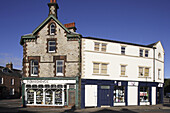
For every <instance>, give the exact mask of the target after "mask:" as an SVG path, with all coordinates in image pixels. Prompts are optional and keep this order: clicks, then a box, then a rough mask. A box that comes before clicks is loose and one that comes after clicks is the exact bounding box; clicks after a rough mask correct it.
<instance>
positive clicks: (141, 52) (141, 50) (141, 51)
mask: <svg viewBox="0 0 170 113" xmlns="http://www.w3.org/2000/svg"><path fill="white" fill-rule="evenodd" d="M140 57H143V49H140Z"/></svg>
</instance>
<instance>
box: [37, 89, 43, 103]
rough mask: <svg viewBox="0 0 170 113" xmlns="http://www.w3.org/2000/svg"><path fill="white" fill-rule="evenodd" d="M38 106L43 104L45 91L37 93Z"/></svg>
mask: <svg viewBox="0 0 170 113" xmlns="http://www.w3.org/2000/svg"><path fill="white" fill-rule="evenodd" d="M36 104H43V90H42V89H40V90H37V91H36Z"/></svg>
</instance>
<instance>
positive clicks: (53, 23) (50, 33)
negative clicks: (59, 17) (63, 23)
mask: <svg viewBox="0 0 170 113" xmlns="http://www.w3.org/2000/svg"><path fill="white" fill-rule="evenodd" d="M52 25H54V28H52ZM55 28H56V25H55V24H54V23H52V24H51V25H50V35H55V33H52V29H54V30H55Z"/></svg>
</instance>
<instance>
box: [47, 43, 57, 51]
mask: <svg viewBox="0 0 170 113" xmlns="http://www.w3.org/2000/svg"><path fill="white" fill-rule="evenodd" d="M50 42H55V45H50ZM50 47H55V50H54V51H50ZM55 52H56V40H48V53H55Z"/></svg>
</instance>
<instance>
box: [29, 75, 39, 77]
mask: <svg viewBox="0 0 170 113" xmlns="http://www.w3.org/2000/svg"><path fill="white" fill-rule="evenodd" d="M30 77H38V75H31V76H30Z"/></svg>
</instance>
